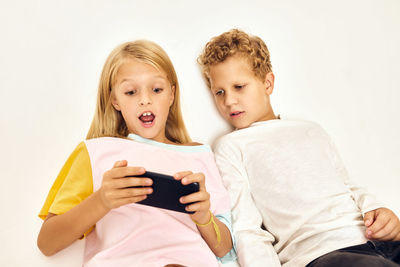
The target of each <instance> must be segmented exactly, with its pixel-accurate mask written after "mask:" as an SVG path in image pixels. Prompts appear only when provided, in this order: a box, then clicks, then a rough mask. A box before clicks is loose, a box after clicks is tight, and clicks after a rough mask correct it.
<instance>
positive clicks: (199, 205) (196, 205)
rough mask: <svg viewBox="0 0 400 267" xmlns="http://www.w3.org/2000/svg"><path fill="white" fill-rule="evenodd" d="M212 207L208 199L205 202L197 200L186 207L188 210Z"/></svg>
mask: <svg viewBox="0 0 400 267" xmlns="http://www.w3.org/2000/svg"><path fill="white" fill-rule="evenodd" d="M209 209H210V204H209V203H207V202H206V201H203V202H196V203H193V204H190V205H187V206H186V207H185V210H186V211H193V212H197V211H208V210H209Z"/></svg>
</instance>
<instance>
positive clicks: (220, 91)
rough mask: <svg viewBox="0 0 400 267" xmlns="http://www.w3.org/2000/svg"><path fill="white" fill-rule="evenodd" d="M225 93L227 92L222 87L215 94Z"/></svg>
mask: <svg viewBox="0 0 400 267" xmlns="http://www.w3.org/2000/svg"><path fill="white" fill-rule="evenodd" d="M223 93H225V91H224V90H222V89H221V90H218V91H216V92H215V95H222V94H223Z"/></svg>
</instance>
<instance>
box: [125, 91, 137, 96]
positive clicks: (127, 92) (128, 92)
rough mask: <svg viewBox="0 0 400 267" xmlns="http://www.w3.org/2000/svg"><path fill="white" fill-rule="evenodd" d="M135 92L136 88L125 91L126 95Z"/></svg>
mask: <svg viewBox="0 0 400 267" xmlns="http://www.w3.org/2000/svg"><path fill="white" fill-rule="evenodd" d="M135 93H136V90H129V91H126V92H125V94H126V95H133V94H135Z"/></svg>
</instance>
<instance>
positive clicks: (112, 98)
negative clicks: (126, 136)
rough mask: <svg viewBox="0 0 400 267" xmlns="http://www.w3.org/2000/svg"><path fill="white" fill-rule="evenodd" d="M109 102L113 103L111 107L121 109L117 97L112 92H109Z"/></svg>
mask: <svg viewBox="0 0 400 267" xmlns="http://www.w3.org/2000/svg"><path fill="white" fill-rule="evenodd" d="M111 104H112V105H113V107H114V108H115V109H116V110H118V111H121V108H120V107H119V105H118V101H117V98H116V97H115V95H114V93H113V92H111Z"/></svg>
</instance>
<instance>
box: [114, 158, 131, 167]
mask: <svg viewBox="0 0 400 267" xmlns="http://www.w3.org/2000/svg"><path fill="white" fill-rule="evenodd" d="M127 164H128V162H127V161H126V160H119V161H116V162H115V163H114V167H113V168H119V167H125V166H126V165H127Z"/></svg>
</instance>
